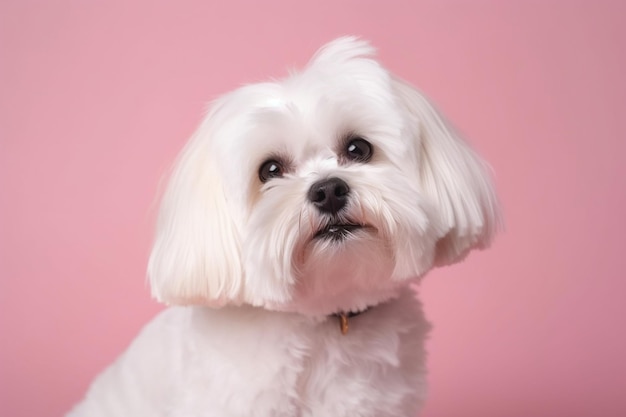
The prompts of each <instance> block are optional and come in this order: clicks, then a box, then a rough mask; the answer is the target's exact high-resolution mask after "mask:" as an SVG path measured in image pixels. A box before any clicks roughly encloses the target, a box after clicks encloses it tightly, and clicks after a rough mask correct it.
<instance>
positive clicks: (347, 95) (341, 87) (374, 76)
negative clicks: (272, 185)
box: [214, 51, 417, 178]
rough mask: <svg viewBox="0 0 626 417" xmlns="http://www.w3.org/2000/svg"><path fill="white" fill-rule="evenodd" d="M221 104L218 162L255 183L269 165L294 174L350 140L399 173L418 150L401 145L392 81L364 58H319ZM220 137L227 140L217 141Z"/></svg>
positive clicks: (412, 143) (401, 130)
mask: <svg viewBox="0 0 626 417" xmlns="http://www.w3.org/2000/svg"><path fill="white" fill-rule="evenodd" d="M330 52H332V51H328V53H330ZM219 104H220V106H221V109H222V112H223V115H224V118H223V123H221V126H219V130H218V131H217V132H216V134H215V136H214V139H215V141H214V142H215V145H216V147H217V149H216V150H215V151H216V153H218V154H220V156H219V157H218V158H217V159H216V163H224V162H226V161H227V162H226V163H227V164H228V166H229V167H231V168H232V169H233V170H234V171H233V175H232V176H231V177H235V176H239V175H237V174H236V173H237V172H241V170H244V171H245V172H248V178H250V176H255V175H256V170H257V168H258V166H259V165H260V164H261V163H262V162H263V161H265V160H267V159H272V158H275V159H282V160H285V161H286V162H288V163H290V164H291V167H292V168H299V167H302V166H303V165H304V164H305V163H306V162H310V161H311V160H312V159H317V160H323V159H328V158H336V157H337V153H338V152H340V150H341V149H340V147H341V146H343V145H345V139H346V138H347V137H349V136H351V135H356V136H362V137H365V138H367V140H368V141H370V142H371V143H372V144H373V145H374V146H375V148H376V149H377V157H379V158H386V159H390V160H391V161H393V162H394V165H396V166H406V165H408V164H402V163H401V162H400V160H401V159H402V158H406V157H407V156H408V155H414V154H415V152H414V151H412V150H410V149H409V148H411V147H415V146H417V144H416V143H415V141H414V140H408V138H407V140H404V141H402V140H401V138H402V137H403V136H408V134H407V132H406V129H407V127H406V126H405V121H406V119H407V118H406V117H403V116H404V115H403V112H404V111H405V110H404V109H403V108H402V107H401V106H400V104H399V103H398V99H397V97H396V96H395V95H394V92H393V89H392V86H391V77H390V75H389V74H388V73H387V71H386V70H385V69H384V68H382V67H381V66H380V65H379V64H378V63H377V62H376V61H373V60H372V59H370V58H368V57H362V56H358V55H354V56H349V57H347V58H344V59H343V60H340V61H338V62H335V61H331V60H329V57H328V56H327V54H324V53H322V54H321V55H319V56H318V57H317V59H314V60H313V61H312V62H311V63H310V64H309V66H308V67H307V68H306V69H305V70H303V71H302V72H300V73H296V74H292V75H291V76H290V77H289V78H287V79H284V80H282V81H276V82H268V83H261V84H254V85H248V86H245V87H242V88H240V89H239V90H236V91H235V92H233V93H231V94H230V95H228V96H226V97H225V98H224V99H223V100H222V101H221V103H219ZM224 135H228V136H229V140H223V139H222V138H220V136H224ZM234 161H237V162H236V163H235V162H234ZM225 169H226V170H228V169H229V168H228V167H226V168H225Z"/></svg>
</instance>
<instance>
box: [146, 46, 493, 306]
mask: <svg viewBox="0 0 626 417" xmlns="http://www.w3.org/2000/svg"><path fill="white" fill-rule="evenodd" d="M372 52H373V51H372V49H371V47H370V46H369V45H368V44H367V43H365V42H363V41H358V40H356V39H353V38H342V39H338V40H336V41H334V42H332V43H330V44H328V45H327V46H326V47H324V48H323V49H322V50H321V51H320V52H318V54H317V55H316V56H315V57H314V58H313V60H312V62H311V63H310V64H309V66H308V67H307V68H306V70H305V71H303V72H302V73H299V74H295V75H293V76H291V77H290V78H288V79H286V80H283V81H280V82H272V83H263V84H256V85H250V86H246V87H243V88H241V89H239V90H236V91H234V92H232V93H230V94H228V95H226V96H224V97H223V98H221V99H220V100H219V101H218V102H216V103H215V104H214V106H213V108H212V110H211V111H210V113H209V114H208V115H207V117H206V118H205V120H204V121H203V123H202V125H201V126H200V128H199V129H198V131H197V133H196V134H195V135H194V137H193V138H192V139H191V141H190V142H189V144H188V145H187V147H186V148H185V150H184V151H183V153H182V154H181V156H180V158H179V161H178V163H177V166H176V169H175V170H174V172H173V175H172V179H171V181H170V184H169V187H168V189H167V191H166V193H165V195H164V200H163V203H162V208H161V213H160V219H159V228H158V230H157V236H156V241H155V246H154V249H153V253H152V256H151V259H150V267H149V275H150V279H151V284H152V288H153V293H154V295H155V296H156V297H157V298H158V299H160V300H162V301H165V302H168V303H206V304H209V305H223V304H227V303H249V304H253V305H258V306H263V307H265V308H270V309H276V310H286V311H298V312H301V313H305V314H311V315H320V314H330V313H334V312H339V311H355V310H362V309H364V308H366V307H368V306H371V305H375V304H377V303H379V302H382V301H384V300H386V299H388V298H391V297H393V296H394V294H395V293H396V291H397V290H398V288H399V287H400V286H403V285H406V283H407V282H409V280H411V279H414V278H417V277H420V276H422V275H423V274H424V273H425V272H427V271H428V270H429V269H430V268H431V267H432V266H433V265H439V264H445V263H450V262H454V261H456V260H458V259H460V258H462V257H463V256H464V255H465V254H466V253H467V252H468V251H469V250H470V249H472V248H473V247H477V246H484V245H486V244H487V243H488V242H489V241H490V239H491V237H492V235H493V232H494V230H495V227H496V225H497V220H498V217H497V211H496V200H495V197H494V194H493V191H492V188H491V185H490V181H489V179H488V177H487V176H486V175H485V173H484V169H483V166H482V164H481V162H480V161H479V160H478V158H477V157H476V156H475V155H474V154H473V152H472V151H471V150H470V149H469V148H468V147H467V146H466V145H465V144H464V143H463V142H461V141H460V140H459V139H457V138H456V137H455V136H454V135H453V134H452V133H451V132H450V131H449V129H448V127H446V125H445V124H444V123H443V122H442V120H441V119H440V117H439V116H438V115H437V113H436V112H435V111H434V110H433V109H432V107H431V106H430V105H429V104H428V102H427V101H426V100H425V99H424V98H423V97H422V96H421V95H420V94H419V93H418V92H417V91H415V90H414V89H413V88H411V87H410V86H408V85H407V84H405V83H403V82H402V81H400V80H398V79H396V78H394V77H393V76H392V75H391V74H389V73H388V72H387V71H386V70H385V69H384V68H382V67H381V66H380V65H379V64H378V63H377V62H376V61H374V60H372V59H371V55H372Z"/></svg>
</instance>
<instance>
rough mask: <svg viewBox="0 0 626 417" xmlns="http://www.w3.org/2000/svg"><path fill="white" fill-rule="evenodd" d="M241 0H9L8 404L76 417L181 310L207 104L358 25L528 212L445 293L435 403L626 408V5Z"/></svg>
mask: <svg viewBox="0 0 626 417" xmlns="http://www.w3.org/2000/svg"><path fill="white" fill-rule="evenodd" d="M226 3H227V2H218V1H195V2H189V1H178V2H155V1H152V0H151V1H147V0H146V1H133V2H130V1H129V2H111V1H106V2H105V1H82V2H81V1H71V0H66V1H39V2H36V1H20V0H8V1H7V0H4V1H2V3H1V4H0V192H1V194H0V331H1V333H0V334H1V335H2V336H1V337H2V339H1V341H0V415H2V416H7V417H8V416H11V417H22V416H44V415H45V416H55V415H57V416H58V415H61V414H63V413H64V412H65V411H67V410H68V409H69V408H70V406H71V405H72V404H73V403H74V402H76V401H78V400H79V399H80V398H81V396H82V395H83V394H84V391H85V389H86V388H87V384H88V382H89V381H90V380H91V379H92V378H93V377H94V376H95V375H96V373H97V372H98V371H99V370H101V369H102V368H103V367H104V366H105V365H106V364H108V363H109V362H111V361H112V360H113V358H114V357H115V356H116V355H117V354H118V353H120V352H121V351H122V350H123V349H124V347H125V346H126V345H127V344H128V342H129V341H130V340H131V338H132V337H133V336H134V335H135V334H136V333H137V331H138V330H139V329H140V327H141V326H142V325H143V324H144V323H146V322H147V321H148V320H149V319H150V318H151V317H152V316H154V314H155V313H156V312H157V311H159V310H160V308H161V307H160V306H159V305H157V304H156V303H155V302H153V301H151V300H150V297H149V293H148V289H147V286H146V284H145V280H144V276H145V264H146V259H147V255H148V252H149V246H150V240H151V235H152V224H153V219H154V207H155V202H154V196H155V195H156V189H157V186H158V184H159V181H160V178H161V176H162V174H163V173H164V171H165V169H166V168H167V167H168V166H169V164H170V163H171V162H172V160H173V158H174V156H175V155H176V153H177V151H178V150H179V149H180V148H181V146H182V145H183V143H184V142H185V141H186V139H187V137H188V136H189V134H190V133H191V132H192V130H193V129H194V128H195V126H196V124H197V122H198V121H199V119H200V115H201V112H202V109H203V106H204V104H205V103H206V102H207V101H208V100H210V99H212V98H214V97H216V96H217V95H219V94H221V93H223V92H226V91H228V90H230V89H232V88H234V87H236V86H238V85H239V84H240V83H243V82H250V81H256V80H262V79H265V78H267V77H269V76H278V75H282V74H285V73H286V69H287V68H288V67H294V66H295V67H297V66H301V65H303V64H304V63H305V62H306V60H307V59H308V58H309V56H310V55H311V53H312V52H313V51H314V50H315V49H316V48H317V47H318V46H320V45H321V44H323V43H324V42H326V41H328V40H330V39H332V38H334V37H336V36H338V35H342V34H358V35H361V36H363V37H365V38H367V39H369V40H371V41H372V42H373V43H374V44H375V45H376V46H377V47H378V48H379V50H380V57H381V59H382V61H383V62H384V63H385V64H386V65H387V66H388V67H390V68H392V69H393V70H394V71H395V72H396V73H398V74H399V75H400V76H402V77H404V78H406V79H408V80H410V81H411V82H413V83H415V84H416V85H418V86H420V87H421V89H423V90H424V91H425V92H426V93H427V94H428V95H429V96H431V97H432V98H433V99H434V101H435V102H436V103H437V104H438V105H439V107H440V108H441V109H443V111H444V113H446V114H447V116H448V118H449V119H451V120H453V121H454V123H455V124H456V125H457V126H458V128H459V130H461V131H462V132H464V134H465V136H467V137H468V138H469V139H470V141H471V142H472V143H473V144H474V146H475V147H476V148H477V149H478V150H479V151H480V152H481V153H482V154H483V155H484V157H485V158H486V159H487V160H488V161H489V162H490V163H491V165H492V166H493V168H494V171H495V175H496V182H497V186H498V189H499V192H500V196H501V199H502V202H503V206H504V209H505V213H506V220H507V230H506V232H505V233H504V234H502V235H501V236H499V238H498V239H497V241H496V243H495V245H494V246H493V248H492V249H491V250H489V251H486V252H481V253H475V254H473V256H471V257H470V258H469V259H468V261H466V262H465V263H463V264H461V265H457V266H454V267H450V268H447V269H441V270H437V271H434V272H433V273H431V274H430V276H429V277H427V279H426V280H425V282H424V284H423V286H422V290H421V292H422V297H423V300H424V302H425V307H426V310H427V313H428V316H429V317H430V319H431V320H432V321H433V322H434V323H435V324H436V327H435V330H434V332H433V333H432V338H431V340H430V341H429V351H430V360H429V363H430V370H431V371H430V381H431V395H430V399H429V402H428V404H427V407H426V411H425V413H424V415H425V416H427V417H434V416H438V417H439V416H444V417H445V416H463V417H479V416H480V417H492V416H493V417H502V416H506V417H517V416H520V417H522V416H524V417H527V416H539V417H542V416H568V417H577V416H591V415H593V416H603V417H604V416H617V415H620V414H621V415H626V398H625V397H626V360H625V359H624V355H625V354H626V335H625V333H626V332H625V330H624V329H625V328H626V325H625V324H624V322H625V321H626V273H625V272H624V271H625V270H626V254H625V253H624V250H625V249H626V244H625V243H624V236H626V233H625V232H626V221H625V220H624V218H625V217H626V181H625V180H626V175H625V170H624V167H623V164H624V162H623V161H624V159H625V155H626V137H625V135H626V115H625V114H624V112H625V110H626V83H625V82H624V75H625V74H626V25H624V17H625V16H626V8H625V7H624V6H623V3H621V2H619V1H614V2H609V1H591V0H589V1H586V2H585V1H563V2H557V1H539V0H533V1H518V2H511V1H509V2H505V1H496V0H493V1H488V0H477V1H463V0H457V1H452V0H447V1H434V0H433V1H427V2H424V1H396V2H393V1H386V2H382V1H381V2H369V1H356V0H355V1H335V0H323V1H322V0H317V1H314V2H313V1H311V2H307V3H306V4H305V3H304V2H288V1H284V2H281V1H276V0H273V1H264V2H247V3H241V2H239V1H231V2H228V5H225V4H226ZM261 3H262V4H263V6H261V5H260V4H261Z"/></svg>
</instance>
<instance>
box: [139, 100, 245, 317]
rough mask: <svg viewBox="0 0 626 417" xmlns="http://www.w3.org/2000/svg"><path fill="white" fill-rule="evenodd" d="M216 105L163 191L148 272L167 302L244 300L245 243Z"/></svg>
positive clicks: (155, 291)
mask: <svg viewBox="0 0 626 417" xmlns="http://www.w3.org/2000/svg"><path fill="white" fill-rule="evenodd" d="M216 113H218V109H217V108H214V110H213V111H212V112H210V113H209V114H208V116H206V118H205V120H204V121H203V123H202V124H201V126H200V128H199V129H198V131H197V132H196V133H195V134H194V136H193V137H192V138H191V140H190V141H189V143H188V144H187V145H186V147H185V148H184V149H183V151H182V152H181V154H180V155H179V157H178V160H177V161H176V163H175V166H174V169H173V172H172V174H171V177H170V180H169V184H168V186H167V188H166V190H165V193H164V195H163V198H162V201H161V206H160V211H159V217H158V221H157V230H156V236H155V241H154V245H153V248H152V253H151V255H150V261H149V264H148V277H149V280H150V286H151V289H152V295H153V296H154V297H155V298H156V299H157V300H159V301H162V302H165V303H167V304H191V303H202V304H209V305H222V304H224V303H227V302H231V301H238V300H239V297H240V292H241V285H242V281H243V276H242V275H243V274H242V271H241V261H240V256H241V255H240V242H239V237H238V236H239V234H238V231H237V227H236V225H237V223H236V221H235V219H234V218H233V216H235V214H234V211H233V210H232V207H229V201H228V199H227V194H226V190H225V188H224V184H223V182H222V177H221V174H220V172H219V171H220V170H219V169H218V167H217V166H216V165H217V164H216V159H217V158H216V156H215V155H214V152H212V149H211V148H212V142H213V138H212V135H215V134H217V133H216V129H215V124H217V123H218V122H217V121H216V120H214V119H216V117H215V114H216Z"/></svg>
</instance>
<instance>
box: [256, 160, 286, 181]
mask: <svg viewBox="0 0 626 417" xmlns="http://www.w3.org/2000/svg"><path fill="white" fill-rule="evenodd" d="M284 173H285V171H284V169H283V165H282V164H281V163H280V162H278V161H276V160H274V159H270V160H269V161H265V162H263V164H261V167H260V168H259V179H260V180H261V182H268V181H269V180H271V179H272V178H279V177H282V176H283V174H284Z"/></svg>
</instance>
